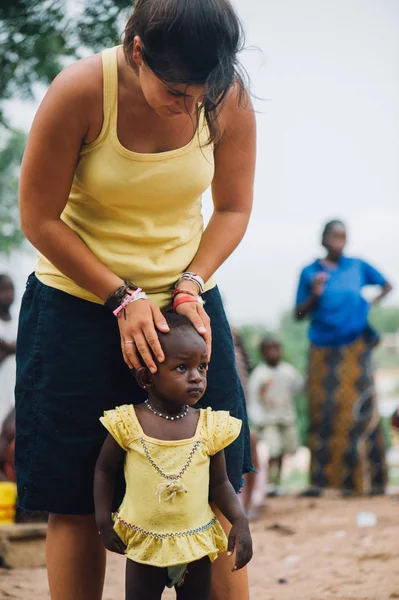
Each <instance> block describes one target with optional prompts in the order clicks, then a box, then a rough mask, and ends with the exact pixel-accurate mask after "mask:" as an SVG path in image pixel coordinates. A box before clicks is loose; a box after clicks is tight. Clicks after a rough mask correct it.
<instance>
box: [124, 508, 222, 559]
mask: <svg viewBox="0 0 399 600" xmlns="http://www.w3.org/2000/svg"><path fill="white" fill-rule="evenodd" d="M114 519H115V523H114V530H115V531H116V533H117V534H118V536H119V537H120V538H121V540H122V541H123V543H124V544H125V545H126V556H127V557H128V558H130V559H131V560H134V561H135V562H138V563H144V564H149V565H153V566H155V567H173V566H175V565H179V564H186V563H189V562H194V561H195V560H199V559H200V558H203V557H204V556H208V557H209V559H210V561H211V562H213V561H214V560H216V558H217V557H218V554H219V552H226V550H227V538H226V534H225V532H224V530H223V528H222V526H221V525H220V523H219V521H218V520H217V519H216V517H213V519H212V520H211V521H209V523H207V524H206V525H203V526H202V527H198V528H196V529H191V530H188V531H182V532H178V533H162V534H158V533H152V532H150V531H146V530H145V529H143V528H141V527H138V526H137V525H134V524H132V523H127V522H126V521H124V520H123V519H121V517H120V516H119V515H118V514H117V513H116V514H115V515H114Z"/></svg>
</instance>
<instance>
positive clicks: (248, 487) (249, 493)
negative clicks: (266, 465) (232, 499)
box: [239, 431, 260, 518]
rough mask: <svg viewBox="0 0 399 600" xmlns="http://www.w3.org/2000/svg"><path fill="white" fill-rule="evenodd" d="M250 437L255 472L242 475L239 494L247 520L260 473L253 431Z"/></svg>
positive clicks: (255, 435) (256, 438)
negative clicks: (242, 484) (242, 482)
mask: <svg viewBox="0 0 399 600" xmlns="http://www.w3.org/2000/svg"><path fill="white" fill-rule="evenodd" d="M250 435H251V454H252V462H253V465H254V469H255V471H251V472H249V473H246V474H245V475H244V487H243V488H242V492H241V494H240V498H239V499H240V500H241V501H242V506H243V507H244V510H245V512H246V514H247V516H248V517H249V518H250V515H251V514H252V513H251V511H252V508H253V492H254V487H255V483H256V480H257V478H258V477H259V471H260V463H259V460H258V453H257V449H256V446H257V442H258V435H257V434H256V433H255V432H254V431H251V434H250Z"/></svg>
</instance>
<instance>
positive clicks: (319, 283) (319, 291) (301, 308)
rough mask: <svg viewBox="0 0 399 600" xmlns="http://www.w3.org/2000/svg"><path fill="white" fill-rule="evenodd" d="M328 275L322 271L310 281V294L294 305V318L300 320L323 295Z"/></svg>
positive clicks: (313, 307) (314, 306)
mask: <svg viewBox="0 0 399 600" xmlns="http://www.w3.org/2000/svg"><path fill="white" fill-rule="evenodd" d="M327 277H328V275H327V274H326V273H324V272H322V273H318V274H317V275H316V276H315V278H314V279H313V281H312V287H311V290H310V295H309V297H308V298H306V300H304V301H303V302H300V303H299V304H297V306H296V307H295V318H296V319H297V321H302V320H303V319H304V318H305V317H307V316H308V315H309V314H310V313H311V312H312V311H313V310H314V309H315V308H316V306H317V304H318V302H319V300H320V297H321V296H322V295H323V292H324V286H325V283H326V280H327Z"/></svg>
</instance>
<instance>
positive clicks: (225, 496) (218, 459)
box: [209, 450, 252, 571]
mask: <svg viewBox="0 0 399 600" xmlns="http://www.w3.org/2000/svg"><path fill="white" fill-rule="evenodd" d="M209 492H210V496H211V498H212V501H213V502H215V504H216V506H217V507H218V508H219V510H220V511H221V512H222V513H223V514H224V516H225V517H226V519H228V521H230V523H231V525H232V528H231V531H230V534H229V543H228V554H229V556H230V555H231V554H233V551H234V549H236V560H235V565H234V568H233V571H237V570H238V569H242V568H243V567H245V565H246V564H247V563H248V562H249V561H250V560H251V558H252V539H251V533H250V531H249V524H248V519H247V517H246V516H245V513H244V511H243V509H242V507H241V504H240V503H239V501H238V498H237V494H236V493H235V491H234V488H233V486H232V485H231V483H230V481H229V479H228V477H227V471H226V460H225V456H224V451H223V450H221V451H220V452H218V453H217V454H215V455H214V456H212V457H211V465H210V484H209Z"/></svg>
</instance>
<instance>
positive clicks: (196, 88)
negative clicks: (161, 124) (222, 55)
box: [133, 36, 205, 119]
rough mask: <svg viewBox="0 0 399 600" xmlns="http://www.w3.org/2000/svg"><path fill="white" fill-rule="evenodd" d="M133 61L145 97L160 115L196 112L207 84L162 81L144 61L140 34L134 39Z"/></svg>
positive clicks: (167, 116)
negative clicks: (167, 82)
mask: <svg viewBox="0 0 399 600" xmlns="http://www.w3.org/2000/svg"><path fill="white" fill-rule="evenodd" d="M133 61H134V63H135V64H136V65H137V69H138V76H139V79H140V85H141V89H142V92H143V94H144V97H145V99H146V101H147V103H148V104H149V105H150V106H151V108H152V109H153V110H155V112H156V113H157V114H158V115H159V116H160V117H162V118H164V119H173V118H176V117H178V116H181V115H184V114H186V115H187V114H188V115H190V116H194V115H195V114H196V111H197V106H198V104H200V103H201V102H202V101H203V98H204V87H205V86H203V85H186V84H184V83H180V84H170V85H168V84H166V83H164V82H163V81H161V80H160V79H159V78H158V77H157V76H156V75H155V74H154V73H153V71H151V69H150V68H149V67H148V66H147V65H146V64H145V63H144V61H143V57H142V44H141V40H140V38H139V37H138V36H137V37H136V38H135V39H134V49H133Z"/></svg>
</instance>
